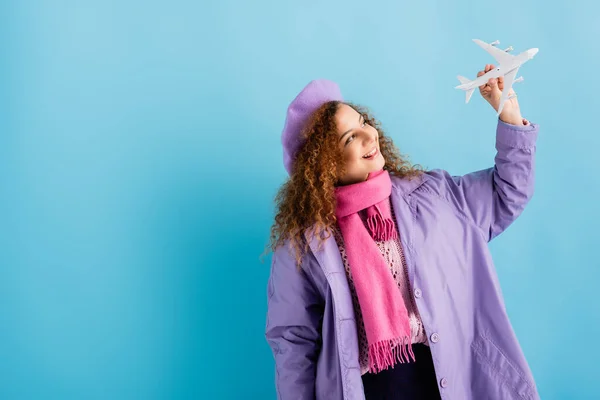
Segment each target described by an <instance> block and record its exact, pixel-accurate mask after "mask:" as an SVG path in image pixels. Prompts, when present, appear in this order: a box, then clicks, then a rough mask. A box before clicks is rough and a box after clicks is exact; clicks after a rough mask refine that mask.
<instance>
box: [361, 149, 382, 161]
mask: <svg viewBox="0 0 600 400" xmlns="http://www.w3.org/2000/svg"><path fill="white" fill-rule="evenodd" d="M367 154H368V155H369V157H365V156H366V155H367ZM367 154H365V156H363V157H362V158H363V159H364V160H372V159H373V158H375V157H376V156H377V154H379V150H377V147H375V148H374V149H373V150H371V151H370V152H368V153H367Z"/></svg>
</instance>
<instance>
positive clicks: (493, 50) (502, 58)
mask: <svg viewBox="0 0 600 400" xmlns="http://www.w3.org/2000/svg"><path fill="white" fill-rule="evenodd" d="M473 41H474V42H475V43H477V44H478V45H479V46H481V47H482V48H483V49H484V50H485V51H487V52H488V53H490V54H491V55H492V57H494V58H495V59H496V61H498V63H499V64H504V63H508V62H511V61H512V59H513V58H514V57H515V56H513V55H510V54H508V53H507V52H505V51H504V50H501V49H499V48H497V47H494V46H492V45H491V44H489V43H486V42H484V41H483V40H479V39H473Z"/></svg>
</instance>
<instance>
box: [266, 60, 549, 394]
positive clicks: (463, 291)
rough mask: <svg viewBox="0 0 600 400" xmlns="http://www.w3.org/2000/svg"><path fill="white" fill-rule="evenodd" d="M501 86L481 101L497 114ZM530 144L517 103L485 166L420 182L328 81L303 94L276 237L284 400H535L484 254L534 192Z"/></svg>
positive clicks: (292, 130)
mask: <svg viewBox="0 0 600 400" xmlns="http://www.w3.org/2000/svg"><path fill="white" fill-rule="evenodd" d="M492 68H494V66H493V65H486V67H485V68H484V70H483V71H480V72H479V73H478V76H481V75H483V74H484V73H486V72H487V71H489V70H490V69H492ZM502 89H503V81H502V78H500V79H499V80H496V79H491V80H490V81H489V82H488V84H486V85H484V86H481V87H480V93H481V95H482V96H483V97H484V98H485V99H486V100H487V101H488V102H489V103H490V104H491V105H492V107H493V108H494V109H496V110H497V108H498V103H499V99H500V94H501V91H502ZM513 94H514V93H513ZM537 134H538V126H537V125H536V124H530V123H529V122H528V121H527V120H525V119H523V118H522V116H521V113H520V110H519V105H518V102H517V99H516V98H515V97H513V98H512V99H510V100H508V101H507V102H506V104H505V105H504V108H503V111H502V113H501V114H500V116H499V120H498V126H497V130H496V149H497V154H496V157H495V165H494V166H493V167H491V168H488V169H485V170H481V171H476V172H472V173H470V174H466V175H464V176H451V175H450V174H449V173H448V172H446V171H444V170H432V171H424V170H422V169H421V168H420V167H419V166H412V165H410V164H409V162H408V161H407V159H406V158H405V157H403V156H401V155H400V154H399V153H398V151H397V150H396V148H395V146H394V144H393V143H392V141H391V139H390V138H389V137H387V136H385V134H384V132H383V131H382V129H381V128H380V126H379V123H378V122H377V121H376V120H375V119H374V118H373V117H372V116H371V115H370V114H369V113H368V112H367V111H366V110H365V109H364V108H362V107H359V106H356V105H354V104H351V103H347V102H344V101H343V99H342V96H341V93H340V91H339V88H338V87H337V85H336V84H335V83H333V82H330V81H326V80H316V81H312V82H310V83H309V84H308V85H307V86H306V87H305V88H304V89H303V90H302V92H301V93H300V94H299V95H298V96H297V97H296V98H295V99H294V101H293V102H292V104H291V105H290V106H289V108H288V114H287V118H286V124H285V127H284V130H283V134H282V143H283V146H284V164H285V167H286V169H287V171H288V173H289V174H290V179H289V180H288V181H287V182H286V183H285V184H284V185H283V187H282V188H281V189H280V191H279V193H278V195H277V198H276V202H277V206H278V210H277V214H276V217H275V223H274V226H273V228H272V232H271V249H272V250H273V251H274V254H273V259H272V267H271V275H270V278H269V283H268V314H267V326H266V337H267V341H268V343H269V345H270V346H271V348H272V350H273V354H274V357H275V365H276V387H277V393H278V397H279V398H281V399H328V400H329V399H333V400H337V399H340V400H341V399H365V398H366V399H368V400H370V399H435V398H444V399H457V400H465V399H503V400H504V399H537V398H539V396H538V393H537V389H536V386H535V382H534V380H533V376H532V374H531V371H530V369H529V367H528V365H527V361H526V360H525V357H524V355H523V353H522V351H521V348H520V346H519V343H518V341H517V338H516V337H515V334H514V331H513V329H512V326H511V324H510V321H509V319H508V316H507V313H506V310H505V307H504V302H503V299H502V294H501V290H500V287H499V284H498V279H497V276H496V273H495V270H494V266H493V262H492V259H491V256H490V253H489V249H488V247H487V242H489V241H490V240H491V239H493V238H494V237H496V236H497V235H499V234H500V233H501V232H502V231H504V230H505V229H506V228H507V227H508V226H509V225H510V224H511V223H512V222H513V221H514V220H515V219H516V218H517V216H518V215H520V213H521V212H522V211H523V209H524V207H525V205H526V204H527V203H528V201H529V199H530V198H531V196H532V194H533V184H534V155H535V142H536V139H537Z"/></svg>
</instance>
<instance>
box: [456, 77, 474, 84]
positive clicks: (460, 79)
mask: <svg viewBox="0 0 600 400" xmlns="http://www.w3.org/2000/svg"><path fill="white" fill-rule="evenodd" d="M457 78H458V80H459V81H460V83H462V84H465V83H470V82H471V80H470V79H468V78H465V77H464V76H460V75H458V76H457Z"/></svg>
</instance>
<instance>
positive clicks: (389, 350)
mask: <svg viewBox="0 0 600 400" xmlns="http://www.w3.org/2000/svg"><path fill="white" fill-rule="evenodd" d="M410 359H412V360H413V361H416V359H415V354H414V353H413V349H412V345H411V343H410V340H409V338H408V337H404V338H403V339H390V340H382V341H380V342H377V343H373V344H371V345H369V372H371V373H375V374H376V373H379V372H381V371H383V370H384V369H388V368H389V367H393V366H394V365H396V364H397V363H401V364H404V363H406V362H409V361H410Z"/></svg>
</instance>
